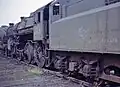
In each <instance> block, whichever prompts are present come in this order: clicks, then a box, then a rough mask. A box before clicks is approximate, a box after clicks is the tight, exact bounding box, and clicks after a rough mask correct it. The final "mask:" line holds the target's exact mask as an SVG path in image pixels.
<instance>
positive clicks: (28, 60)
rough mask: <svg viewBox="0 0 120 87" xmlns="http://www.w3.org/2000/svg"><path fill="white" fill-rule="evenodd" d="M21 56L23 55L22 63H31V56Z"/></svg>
mask: <svg viewBox="0 0 120 87" xmlns="http://www.w3.org/2000/svg"><path fill="white" fill-rule="evenodd" d="M23 55H24V62H25V63H27V64H29V63H31V56H30V55H28V54H25V53H24V54H23Z"/></svg>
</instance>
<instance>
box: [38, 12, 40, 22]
mask: <svg viewBox="0 0 120 87" xmlns="http://www.w3.org/2000/svg"><path fill="white" fill-rule="evenodd" d="M39 22H40V12H38V23H39Z"/></svg>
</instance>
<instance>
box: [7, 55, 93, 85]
mask: <svg viewBox="0 0 120 87" xmlns="http://www.w3.org/2000/svg"><path fill="white" fill-rule="evenodd" d="M9 59H13V58H11V57H9ZM14 59H15V58H14ZM15 61H16V62H19V63H20V64H24V65H27V66H30V67H32V68H36V69H38V71H39V70H40V71H41V70H42V72H44V73H48V74H52V75H55V76H57V77H59V78H63V79H66V80H69V81H71V82H74V83H77V84H79V85H80V86H82V87H93V85H92V84H91V83H88V82H86V81H83V80H80V79H77V78H74V77H71V76H68V75H66V74H63V73H61V72H58V71H55V70H50V69H46V68H42V69H41V68H39V67H38V66H36V65H33V64H27V63H25V62H23V61H19V60H17V59H15Z"/></svg>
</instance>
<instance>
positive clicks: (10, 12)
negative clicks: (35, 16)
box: [0, 0, 52, 26]
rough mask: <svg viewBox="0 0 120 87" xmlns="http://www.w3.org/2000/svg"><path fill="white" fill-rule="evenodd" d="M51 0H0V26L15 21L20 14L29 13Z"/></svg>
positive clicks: (27, 14) (17, 20) (25, 14)
mask: <svg viewBox="0 0 120 87" xmlns="http://www.w3.org/2000/svg"><path fill="white" fill-rule="evenodd" d="M50 1H52V0H0V26H1V25H8V23H9V22H13V23H17V22H19V21H20V17H21V16H29V14H30V13H31V12H33V11H35V10H37V9H38V8H40V7H42V6H43V5H45V4H47V3H49V2H50Z"/></svg>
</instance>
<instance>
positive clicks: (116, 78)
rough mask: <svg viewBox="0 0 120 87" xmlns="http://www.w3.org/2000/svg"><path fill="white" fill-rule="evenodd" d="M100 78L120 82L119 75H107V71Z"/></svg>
mask: <svg viewBox="0 0 120 87" xmlns="http://www.w3.org/2000/svg"><path fill="white" fill-rule="evenodd" d="M100 78H101V79H104V80H108V81H111V82H115V83H119V84H120V77H118V76H114V75H106V74H105V73H103V74H102V75H101V77H100Z"/></svg>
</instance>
